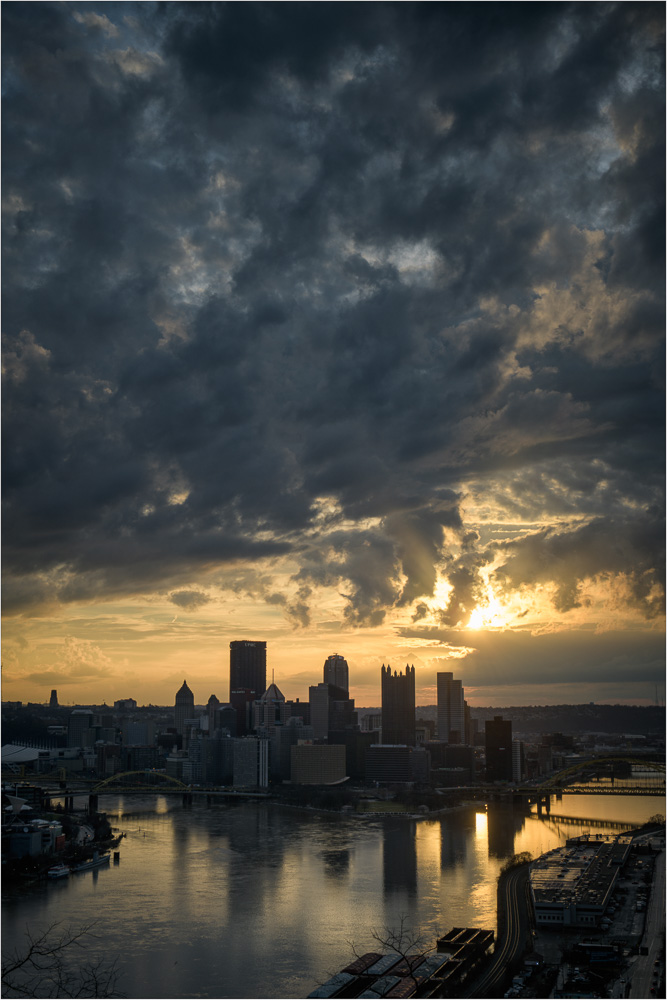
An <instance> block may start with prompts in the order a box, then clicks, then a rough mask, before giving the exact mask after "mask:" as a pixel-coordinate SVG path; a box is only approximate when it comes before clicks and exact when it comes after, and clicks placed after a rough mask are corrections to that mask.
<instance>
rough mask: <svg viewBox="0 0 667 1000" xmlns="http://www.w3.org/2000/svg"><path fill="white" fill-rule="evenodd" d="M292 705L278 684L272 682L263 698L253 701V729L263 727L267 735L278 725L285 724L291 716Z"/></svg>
mask: <svg viewBox="0 0 667 1000" xmlns="http://www.w3.org/2000/svg"><path fill="white" fill-rule="evenodd" d="M291 707H292V706H291V705H288V704H287V702H286V701H285V696H284V694H283V693H282V691H281V690H280V688H279V687H278V685H277V684H274V683H271V684H269V686H268V688H267V689H266V691H265V692H264V694H263V695H262V697H261V698H258V699H256V700H255V702H254V703H253V707H252V725H253V729H255V730H258V729H261V730H262V731H263V732H264V733H265V734H266V735H267V736H268V735H269V733H270V731H271V730H272V729H274V728H275V727H276V726H277V725H278V726H282V725H284V724H285V723H286V722H287V720H288V719H289V717H290V710H291Z"/></svg>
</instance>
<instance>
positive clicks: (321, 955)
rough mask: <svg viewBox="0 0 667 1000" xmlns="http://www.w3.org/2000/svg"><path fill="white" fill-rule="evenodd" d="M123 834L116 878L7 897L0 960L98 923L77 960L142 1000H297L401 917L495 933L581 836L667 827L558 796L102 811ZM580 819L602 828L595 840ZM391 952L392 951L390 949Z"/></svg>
mask: <svg viewBox="0 0 667 1000" xmlns="http://www.w3.org/2000/svg"><path fill="white" fill-rule="evenodd" d="M99 808H100V811H104V812H106V813H107V814H108V816H109V818H110V820H111V822H112V825H113V826H114V827H115V828H118V829H120V830H124V831H125V833H126V839H124V840H123V841H122V842H121V847H120V863H119V864H118V865H113V864H112V865H111V866H110V867H109V868H106V869H101V870H99V871H97V872H88V873H86V874H83V875H77V876H72V877H71V878H70V879H66V880H62V881H59V882H52V883H36V884H34V885H31V886H27V887H25V886H21V887H20V888H9V889H7V890H6V891H5V892H4V894H3V904H2V936H3V951H6V950H7V949H8V948H11V947H12V946H14V945H18V946H20V945H21V942H22V939H23V936H24V934H25V929H26V927H29V928H30V929H31V930H32V931H33V932H35V931H39V930H41V929H43V928H46V927H48V926H49V925H50V924H52V923H53V922H55V921H60V922H61V923H62V924H65V925H68V924H70V925H72V926H79V925H81V924H84V923H89V922H91V921H93V920H96V921H97V933H98V934H99V935H100V936H99V938H98V939H97V941H94V942H92V945H91V947H90V949H89V953H88V955H87V957H89V958H90V957H92V956H93V955H96V954H99V955H102V954H103V955H105V956H106V957H117V959H118V968H119V972H120V974H121V975H120V980H119V984H118V986H119V989H120V990H122V992H123V993H124V994H125V995H126V996H128V997H131V998H135V1000H140V998H152V997H160V998H186V997H235V998H242V997H252V998H273V997H278V998H291V997H305V996H306V995H307V994H308V993H309V992H310V991H311V990H312V989H313V988H314V987H315V986H316V985H317V983H318V982H322V981H323V980H325V979H326V978H327V977H328V976H329V975H330V974H331V973H332V972H335V971H337V970H338V969H340V968H341V967H342V966H343V965H345V964H346V963H347V962H348V961H349V960H350V959H351V958H352V957H353V948H356V949H357V950H358V951H359V952H360V953H361V952H363V951H368V950H382V949H381V948H378V947H377V944H376V943H375V942H374V941H373V937H372V929H373V928H375V929H378V930H381V929H382V928H383V927H385V926H392V927H394V926H396V925H397V924H398V923H399V921H400V919H401V917H404V918H405V923H406V924H407V925H409V926H410V927H412V928H417V927H418V928H420V929H421V931H422V933H423V935H424V937H425V939H426V940H427V942H429V943H430V942H432V941H433V940H434V939H435V938H436V937H437V936H438V935H440V934H442V933H445V932H446V931H447V930H449V928H450V927H453V926H477V927H489V928H493V929H495V927H496V878H497V875H498V872H499V870H500V868H501V867H502V865H503V864H504V862H505V861H506V860H507V859H508V858H509V857H511V856H512V855H513V854H515V853H519V852H521V851H530V852H531V854H533V856H537V855H538V854H541V853H543V852H544V851H548V850H551V849H552V848H554V847H557V846H558V845H560V844H562V843H564V841H565V839H566V838H567V837H571V836H576V835H577V834H579V833H582V832H584V831H585V830H588V829H589V828H590V829H591V831H592V832H593V833H599V832H604V830H605V829H607V830H608V831H613V832H618V829H617V827H615V826H614V823H615V822H618V823H624V824H627V825H629V826H631V825H639V824H641V823H642V822H644V821H645V820H646V819H647V818H648V817H649V816H651V815H652V814H655V813H658V812H660V813H664V810H665V806H664V800H663V799H662V798H660V797H650V796H645V797H643V796H637V797H630V796H613V795H612V796H599V795H576V796H575V795H570V796H568V795H564V796H563V797H562V800H559V801H556V799H555V798H554V799H553V800H552V807H551V808H552V812H553V813H554V814H557V815H558V816H560V817H568V816H569V817H582V819H581V822H580V823H579V822H577V823H575V824H571V823H567V822H565V821H563V820H562V819H561V820H555V819H554V820H552V819H551V817H548V816H542V817H538V816H536V815H535V812H534V809H533V812H531V813H528V814H527V813H526V812H525V811H523V810H521V809H518V808H513V807H510V806H502V805H493V804H489V806H488V807H484V806H483V805H481V804H479V805H477V806H471V807H468V808H463V809H460V810H457V811H455V812H451V813H447V814H445V815H442V816H440V817H438V818H424V819H411V818H409V817H407V816H385V817H383V818H379V817H378V818H373V817H364V818H355V817H343V816H340V815H334V814H325V813H314V812H308V811H301V810H294V809H290V808H289V807H286V806H280V805H277V804H274V803H271V802H265V801H264V802H262V801H249V802H244V803H243V804H234V805H231V806H220V805H216V806H211V807H206V806H205V805H204V804H203V803H202V804H201V805H197V804H195V805H193V806H191V807H187V808H184V807H183V806H182V805H181V803H180V800H179V799H178V798H168V797H165V796H158V795H156V796H146V797H145V798H137V797H131V796H126V797H122V796H118V795H116V796H111V795H109V796H100V803H99ZM586 817H589V818H590V817H595V818H597V819H598V820H604V821H605V822H608V823H609V824H610V825H609V826H607V827H606V828H605V827H597V826H596V827H595V828H592V827H591V825H590V823H587V821H586ZM385 950H386V949H385Z"/></svg>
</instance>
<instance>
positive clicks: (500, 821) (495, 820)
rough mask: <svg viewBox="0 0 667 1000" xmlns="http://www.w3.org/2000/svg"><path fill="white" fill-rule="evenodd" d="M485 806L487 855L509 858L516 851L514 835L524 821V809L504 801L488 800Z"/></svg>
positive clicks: (522, 825)
mask: <svg viewBox="0 0 667 1000" xmlns="http://www.w3.org/2000/svg"><path fill="white" fill-rule="evenodd" d="M487 808H488V811H487V817H488V827H487V829H488V838H489V857H490V858H511V857H512V856H513V855H514V854H515V853H516V852H515V850H514V840H515V837H516V836H517V834H519V833H521V831H522V830H523V828H524V826H525V823H526V810H525V809H524V808H523V807H521V806H513V805H512V804H511V803H506V802H490V803H489V805H488V807H487Z"/></svg>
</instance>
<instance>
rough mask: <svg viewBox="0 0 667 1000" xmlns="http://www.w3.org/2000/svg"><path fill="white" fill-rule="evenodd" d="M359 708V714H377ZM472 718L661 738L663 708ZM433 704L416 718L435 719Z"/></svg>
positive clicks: (570, 709)
mask: <svg viewBox="0 0 667 1000" xmlns="http://www.w3.org/2000/svg"><path fill="white" fill-rule="evenodd" d="M379 711H380V709H379V708H360V709H358V712H359V715H360V716H361V715H366V714H367V713H372V712H379ZM470 713H471V715H472V717H473V719H479V721H480V722H482V723H483V722H484V721H485V720H486V719H492V718H493V717H494V715H502V717H503V718H504V719H511V721H512V727H513V729H514V730H516V731H518V732H523V733H587V732H588V733H616V734H619V733H628V734H630V733H633V734H637V735H644V736H646V735H651V736H656V735H660V736H662V735H664V733H665V709H664V708H663V707H659V706H657V705H648V706H644V705H590V704H588V705H518V706H510V707H509V708H471V709H470ZM437 714H438V709H437V706H436V705H418V706H417V708H416V709H415V716H416V717H417V718H418V719H431V720H433V721H435V720H436V719H437Z"/></svg>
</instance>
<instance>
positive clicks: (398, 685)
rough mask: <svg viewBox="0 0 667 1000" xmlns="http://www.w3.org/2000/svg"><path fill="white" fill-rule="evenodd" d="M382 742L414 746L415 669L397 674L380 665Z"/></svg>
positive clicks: (408, 667)
mask: <svg viewBox="0 0 667 1000" xmlns="http://www.w3.org/2000/svg"><path fill="white" fill-rule="evenodd" d="M382 742H383V743H385V744H391V743H394V744H395V743H405V744H407V745H408V746H414V745H415V668H414V667H410V666H407V665H406V668H405V673H404V674H399V673H397V672H396V671H395V670H394V673H393V675H392V672H391V667H390V666H387V667H385V665H384V663H383V664H382Z"/></svg>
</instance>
